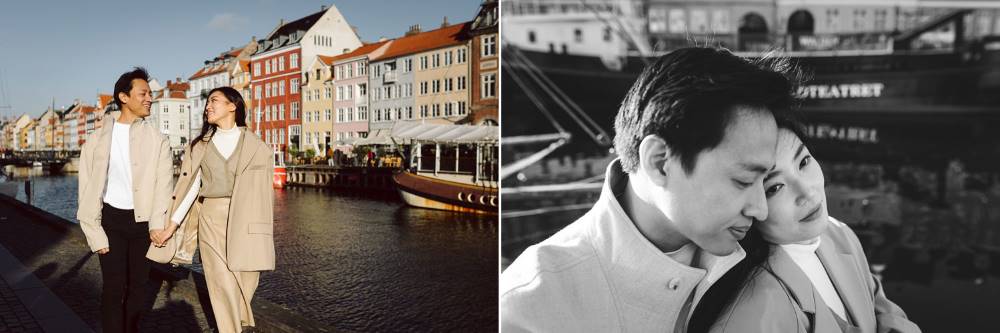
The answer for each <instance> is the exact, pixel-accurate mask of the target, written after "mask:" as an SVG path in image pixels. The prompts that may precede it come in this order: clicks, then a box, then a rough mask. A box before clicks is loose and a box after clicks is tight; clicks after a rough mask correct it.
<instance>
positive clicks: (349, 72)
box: [344, 64, 354, 77]
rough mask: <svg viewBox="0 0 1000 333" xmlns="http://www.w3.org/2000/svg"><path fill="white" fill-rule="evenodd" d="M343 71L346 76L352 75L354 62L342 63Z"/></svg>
mask: <svg viewBox="0 0 1000 333" xmlns="http://www.w3.org/2000/svg"><path fill="white" fill-rule="evenodd" d="M344 73H345V74H344V75H346V76H347V77H354V64H347V65H344Z"/></svg>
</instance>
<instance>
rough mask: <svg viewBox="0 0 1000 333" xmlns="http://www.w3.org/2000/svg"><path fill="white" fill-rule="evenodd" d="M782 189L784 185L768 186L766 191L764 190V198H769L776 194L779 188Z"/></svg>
mask: <svg viewBox="0 0 1000 333" xmlns="http://www.w3.org/2000/svg"><path fill="white" fill-rule="evenodd" d="M783 187H785V184H774V185H771V186H768V187H767V189H765V190H764V196H766V197H768V198H770V197H771V196H773V195H775V194H776V193H778V191H781V188H783Z"/></svg>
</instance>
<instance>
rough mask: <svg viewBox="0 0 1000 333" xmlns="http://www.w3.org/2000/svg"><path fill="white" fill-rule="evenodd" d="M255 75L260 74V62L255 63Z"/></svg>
mask: <svg viewBox="0 0 1000 333" xmlns="http://www.w3.org/2000/svg"><path fill="white" fill-rule="evenodd" d="M253 76H260V63H259V62H257V63H254V64H253Z"/></svg>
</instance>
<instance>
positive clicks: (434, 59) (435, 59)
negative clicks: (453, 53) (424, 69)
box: [431, 53, 441, 68]
mask: <svg viewBox="0 0 1000 333" xmlns="http://www.w3.org/2000/svg"><path fill="white" fill-rule="evenodd" d="M440 66H441V54H440V53H435V54H434V55H432V56H431V68H438V67H440Z"/></svg>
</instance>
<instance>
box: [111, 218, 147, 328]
mask: <svg viewBox="0 0 1000 333" xmlns="http://www.w3.org/2000/svg"><path fill="white" fill-rule="evenodd" d="M101 226H102V227H103V228H104V232H105V233H106V234H107V235H108V248H109V250H110V251H108V253H106V254H103V255H100V256H99V258H100V261H101V276H102V277H103V280H104V289H103V291H102V292H101V326H103V328H104V332H105V333H112V332H138V331H139V319H140V317H141V315H142V312H143V311H142V310H143V306H144V305H145V303H146V302H145V294H146V285H147V284H148V282H149V267H150V264H149V261H148V260H147V259H146V250H148V249H149V243H150V240H149V223H146V222H142V223H136V222H135V213H134V212H133V211H132V210H123V209H118V208H115V207H113V206H111V205H108V204H104V208H103V209H102V210H101Z"/></svg>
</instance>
